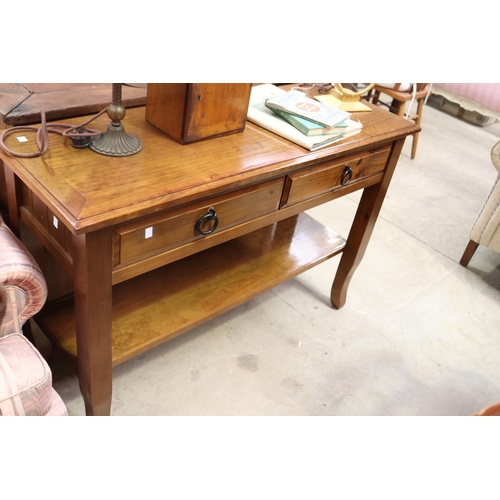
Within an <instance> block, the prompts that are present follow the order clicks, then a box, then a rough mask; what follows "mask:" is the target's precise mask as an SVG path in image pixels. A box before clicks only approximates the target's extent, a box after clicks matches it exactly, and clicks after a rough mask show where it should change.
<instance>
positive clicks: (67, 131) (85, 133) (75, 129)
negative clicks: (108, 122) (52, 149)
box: [0, 107, 108, 158]
mask: <svg viewBox="0 0 500 500" xmlns="http://www.w3.org/2000/svg"><path fill="white" fill-rule="evenodd" d="M107 109H108V108H107V107H106V108H104V109H103V110H101V111H99V113H97V114H96V115H95V116H93V117H92V118H90V119H89V120H87V121H85V122H83V123H80V124H79V125H71V124H69V123H51V124H50V126H48V125H47V121H46V118H45V111H43V110H42V111H41V112H40V114H41V125H40V127H39V128H37V127H33V126H28V125H19V126H16V127H12V128H8V129H6V130H4V132H2V134H1V135H0V148H2V149H3V150H4V151H5V152H6V153H9V154H10V155H12V156H17V157H19V158H35V157H37V156H42V155H43V154H44V153H45V152H46V151H47V149H48V148H49V132H53V133H56V134H59V135H62V136H63V137H69V138H71V139H76V138H83V137H98V136H99V135H102V132H101V131H100V130H95V129H88V128H87V129H84V127H85V126H86V125H88V124H89V123H91V122H92V121H94V120H95V119H96V118H98V117H99V116H101V115H102V114H103V113H104V112H105V111H107ZM22 130H30V131H36V143H37V146H38V149H39V151H35V152H34V153H19V152H17V151H13V150H12V149H10V148H8V147H7V146H6V145H5V139H6V137H7V136H8V135H10V134H13V133H17V132H20V131H22Z"/></svg>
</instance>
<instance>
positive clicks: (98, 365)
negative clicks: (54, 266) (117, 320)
mask: <svg viewBox="0 0 500 500" xmlns="http://www.w3.org/2000/svg"><path fill="white" fill-rule="evenodd" d="M73 242H74V262H73V266H74V291H75V318H76V342H77V356H78V378H79V381H80V390H81V392H82V396H83V399H84V401H85V410H86V414H87V415H110V414H111V386H112V352H111V329H112V288H111V286H112V281H111V231H110V230H109V229H102V230H99V231H95V232H91V233H88V234H83V235H78V236H74V237H73Z"/></svg>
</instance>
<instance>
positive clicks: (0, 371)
mask: <svg viewBox="0 0 500 500" xmlns="http://www.w3.org/2000/svg"><path fill="white" fill-rule="evenodd" d="M51 406H52V374H51V372H50V368H49V367H48V365H47V363H46V361H45V360H44V359H43V358H42V356H41V355H40V353H39V352H38V351H37V350H36V349H35V347H34V346H33V345H32V344H31V343H30V342H29V341H28V339H27V338H26V337H25V336H24V335H22V334H20V333H12V334H10V335H6V336H5V337H2V338H1V339H0V415H2V416H24V415H26V416H30V415H31V416H35V415H45V414H46V413H48V412H49V410H50V408H51Z"/></svg>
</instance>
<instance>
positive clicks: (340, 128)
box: [268, 106, 362, 137]
mask: <svg viewBox="0 0 500 500" xmlns="http://www.w3.org/2000/svg"><path fill="white" fill-rule="evenodd" d="M268 108H269V109H270V110H271V111H273V112H274V113H276V114H277V115H278V116H280V117H281V118H283V119H284V120H286V121H287V122H288V123H290V125H293V126H294V127H295V128H296V129H297V130H300V131H301V132H302V133H303V134H304V135H307V136H308V137H311V136H318V135H339V134H347V133H348V132H353V131H354V130H357V129H358V128H361V127H362V125H361V124H360V123H359V122H355V121H353V120H351V119H347V120H345V121H343V122H341V123H339V124H337V125H336V126H335V127H322V126H321V125H318V124H317V123H314V122H312V121H310V120H307V119H305V118H302V117H300V116H295V115H291V114H290V113H287V112H286V111H282V110H278V109H275V108H272V107H270V106H268Z"/></svg>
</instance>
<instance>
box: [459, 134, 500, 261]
mask: <svg viewBox="0 0 500 500" xmlns="http://www.w3.org/2000/svg"><path fill="white" fill-rule="evenodd" d="M491 161H492V163H493V165H494V166H495V168H496V169H497V170H498V176H497V179H496V181H495V184H494V185H493V188H492V189H491V192H490V194H489V195H488V198H487V199H486V201H485V203H484V205H483V208H482V210H481V212H480V213H479V215H478V217H477V220H476V223H475V224H474V226H473V228H472V230H471V233H470V241H469V244H468V245H467V247H466V249H465V252H464V254H463V256H462V259H461V260H460V264H462V266H464V267H466V266H467V265H468V264H469V262H470V260H471V258H472V256H473V255H474V252H475V251H476V249H477V247H478V246H479V245H483V246H485V247H488V248H491V249H492V250H495V252H498V253H500V141H499V142H497V143H496V144H495V145H494V146H493V149H492V150H491Z"/></svg>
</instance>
